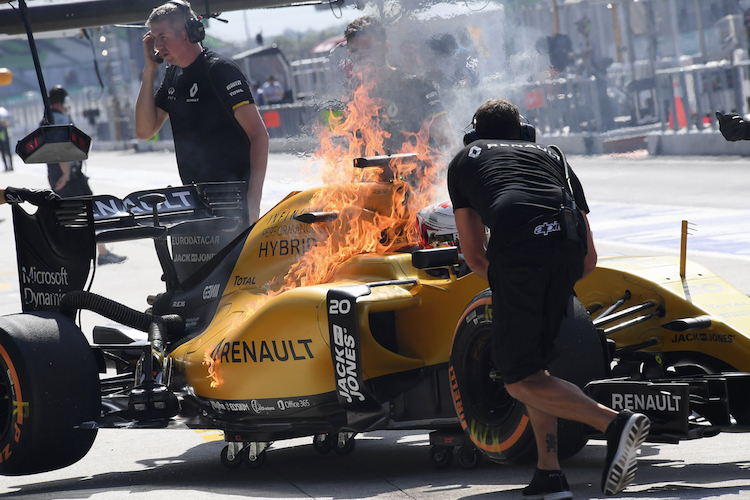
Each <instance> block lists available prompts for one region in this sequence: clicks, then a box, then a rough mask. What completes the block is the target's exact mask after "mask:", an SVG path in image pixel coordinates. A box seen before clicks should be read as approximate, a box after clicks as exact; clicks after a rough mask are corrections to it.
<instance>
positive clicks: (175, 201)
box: [92, 182, 248, 243]
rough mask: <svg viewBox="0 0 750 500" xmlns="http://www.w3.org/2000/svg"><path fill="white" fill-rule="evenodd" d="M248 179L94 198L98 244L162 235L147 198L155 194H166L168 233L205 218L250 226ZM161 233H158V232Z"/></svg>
mask: <svg viewBox="0 0 750 500" xmlns="http://www.w3.org/2000/svg"><path fill="white" fill-rule="evenodd" d="M246 192H247V191H246V184H245V182H209V183H203V184H192V185H189V186H178V187H167V188H162V189H150V190H147V191H136V192H135V193H131V194H129V195H128V196H126V197H125V198H123V199H119V198H116V197H114V196H110V195H97V196H93V197H92V210H93V218H94V228H95V232H96V241H97V243H108V242H113V241H126V240H135V239H142V238H155V237H158V236H160V235H161V234H162V231H161V230H158V229H157V228H155V227H154V206H153V204H152V203H149V200H148V199H147V198H148V197H149V196H151V195H154V194H157V195H158V194H160V195H163V196H164V201H163V202H161V203H158V204H157V205H156V214H157V216H158V223H159V225H162V226H166V227H167V228H168V232H169V233H170V234H172V233H173V232H175V231H174V230H173V228H176V227H178V226H181V225H185V224H187V225H196V224H200V223H201V222H203V221H209V220H210V221H211V224H212V225H214V224H217V219H221V220H222V221H224V222H223V224H222V223H220V225H222V226H231V225H236V224H239V225H241V226H243V229H244V227H245V226H246V225H247V220H248V215H247V197H246ZM157 233H158V234H157Z"/></svg>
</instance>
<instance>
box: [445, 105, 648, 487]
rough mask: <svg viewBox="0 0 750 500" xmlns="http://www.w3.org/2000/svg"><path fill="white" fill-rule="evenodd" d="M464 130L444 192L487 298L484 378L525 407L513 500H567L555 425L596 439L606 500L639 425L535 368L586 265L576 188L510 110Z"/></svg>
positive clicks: (550, 354) (582, 211) (625, 470)
mask: <svg viewBox="0 0 750 500" xmlns="http://www.w3.org/2000/svg"><path fill="white" fill-rule="evenodd" d="M473 125H474V131H473V132H471V133H469V134H467V136H468V137H466V138H465V139H464V143H465V144H467V146H466V147H465V148H464V149H463V150H461V151H460V152H459V153H458V155H456V157H455V158H454V159H453V161H452V162H451V163H450V165H449V167H448V191H449V193H450V197H451V200H452V202H453V209H454V213H455V217H456V226H457V227H458V233H459V237H460V241H461V249H462V251H463V254H464V258H465V259H466V261H467V263H468V264H469V267H471V269H472V270H473V271H474V272H475V273H476V274H478V275H479V276H481V277H482V278H484V279H486V280H488V281H489V284H490V288H491V289H492V307H493V309H494V310H493V318H495V319H494V320H493V323H492V358H493V362H494V364H495V368H496V370H497V371H498V372H499V373H500V375H501V376H502V381H503V382H504V383H505V387H506V389H507V390H508V393H509V394H510V395H511V396H512V397H514V398H515V399H517V400H519V401H521V402H523V403H524V404H525V405H526V408H527V412H528V415H529V419H530V420H531V425H532V428H533V430H534V436H535V439H536V446H537V451H538V457H539V458H538V461H537V469H536V471H535V473H534V477H533V479H532V481H531V484H530V485H529V486H528V487H526V488H525V489H524V490H523V498H524V499H545V500H552V499H555V500H559V499H565V498H572V497H573V495H572V494H571V492H570V488H569V487H568V483H567V480H566V479H565V475H564V474H563V473H562V472H561V470H560V464H559V462H558V458H557V418H563V419H568V420H574V421H578V422H583V423H585V424H588V425H590V426H592V427H594V428H596V429H598V430H600V431H602V432H604V433H605V435H606V437H607V458H606V463H605V468H604V473H603V475H602V491H603V492H604V493H605V494H606V495H614V494H616V493H618V492H620V491H621V490H622V489H624V488H625V487H626V486H627V485H628V484H629V483H630V482H631V481H632V480H633V478H634V476H635V469H636V453H637V451H638V447H639V446H640V444H641V443H642V442H643V441H644V440H645V438H646V436H647V435H648V431H649V426H650V423H649V420H648V418H647V417H646V416H645V415H642V414H639V413H632V412H630V411H628V410H625V411H622V412H620V413H619V414H618V413H617V412H615V411H614V410H612V409H610V408H607V407H606V406H604V405H602V404H599V403H597V402H596V401H594V400H593V399H591V398H589V397H588V396H586V395H585V394H584V393H583V391H581V389H579V388H578V386H576V385H574V384H572V383H570V382H567V381H564V380H562V379H559V378H556V377H553V376H551V375H550V374H549V372H547V370H546V368H547V366H548V365H549V363H550V362H551V361H552V360H553V359H554V358H555V357H556V356H557V354H558V353H557V352H556V350H555V347H554V344H553V342H554V340H555V336H556V335H557V331H558V330H559V328H560V325H561V323H562V319H563V317H564V315H565V313H566V310H567V305H568V302H569V300H570V296H571V294H572V293H573V285H574V284H575V282H576V281H577V280H578V279H580V278H581V277H583V276H585V275H587V274H588V273H590V272H591V271H593V269H594V268H595V266H596V251H595V249H594V244H593V240H592V237H591V232H590V230H589V227H588V220H587V218H586V212H588V206H587V205H586V199H585V197H584V194H583V189H582V187H581V184H580V182H579V181H578V179H577V178H576V177H575V174H573V172H572V171H570V170H569V168H566V165H567V164H566V163H565V160H564V157H563V156H562V152H559V154H558V152H556V151H555V150H554V149H552V148H547V147H543V146H539V145H536V144H532V142H533V141H534V139H535V137H534V132H533V127H531V126H530V125H528V124H522V123H521V118H520V115H519V113H518V109H517V108H516V106H514V105H513V104H512V103H510V102H508V101H504V100H491V101H488V102H486V103H485V104H483V105H482V106H480V107H479V109H478V110H477V112H476V114H475V115H474V123H473ZM474 139H478V140H474ZM470 141H473V142H470ZM568 173H569V174H568ZM566 177H568V178H569V179H566ZM571 195H572V196H571ZM563 207H565V209H566V210H563ZM564 212H567V215H568V217H567V220H568V221H570V222H571V223H570V224H567V227H568V229H569V230H568V231H566V230H565V229H566V224H565V217H564ZM576 224H577V225H576ZM485 226H487V227H489V229H490V233H491V236H490V241H489V244H488V248H485V243H484V242H485ZM497 318H502V319H503V321H498V320H497Z"/></svg>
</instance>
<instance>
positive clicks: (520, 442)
mask: <svg viewBox="0 0 750 500" xmlns="http://www.w3.org/2000/svg"><path fill="white" fill-rule="evenodd" d="M491 327H492V294H491V292H490V290H489V289H488V290H485V291H483V292H481V293H480V294H479V295H477V296H476V297H474V299H473V300H472V301H471V302H470V303H469V305H468V307H467V308H466V309H465V310H464V313H463V315H462V316H461V319H460V320H459V322H458V325H457V327H456V331H455V333H454V336H453V343H452V345H451V354H450V362H449V367H448V376H449V379H450V383H451V394H452V399H453V406H454V408H455V409H456V414H457V416H458V419H459V422H460V424H461V427H462V428H463V429H464V432H465V433H466V434H467V436H468V437H469V439H471V441H472V442H473V443H474V445H475V446H476V447H477V448H478V449H480V450H481V451H482V452H483V453H484V455H486V456H487V457H488V458H489V459H491V460H493V461H495V462H498V463H502V464H514V463H526V462H530V461H532V460H533V459H534V458H535V456H536V445H535V442H534V433H533V431H532V429H531V423H530V422H529V417H528V415H527V414H526V406H525V405H524V404H523V403H521V402H519V401H516V400H515V399H513V398H511V397H510V395H508V393H507V391H506V390H505V387H504V386H503V384H502V383H500V382H497V381H492V380H491V379H490V378H489V372H490V370H491V369H492V365H491V360H490V335H491V331H492V328H491Z"/></svg>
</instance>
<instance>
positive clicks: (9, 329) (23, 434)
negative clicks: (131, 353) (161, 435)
mask: <svg viewBox="0 0 750 500" xmlns="http://www.w3.org/2000/svg"><path fill="white" fill-rule="evenodd" d="M17 409H18V411H16V410H17ZM100 413H101V396H100V388H99V370H98V368H97V363H96V360H95V358H94V355H93V352H92V350H91V347H90V346H89V344H88V342H87V341H86V338H85V337H84V336H83V333H81V331H80V330H79V329H78V327H77V326H76V325H75V324H74V323H73V322H72V321H71V320H70V319H68V318H67V317H64V316H61V315H59V314H55V313H49V312H37V313H30V314H16V315H11V316H4V317H0V474H2V475H8V476H14V475H23V474H35V473H38V472H46V471H50V470H55V469H60V468H62V467H66V466H68V465H70V464H73V463H75V462H77V461H78V460H80V459H81V458H83V456H84V455H86V453H88V451H89V449H90V448H91V445H92V444H93V443H94V439H95V438H96V432H97V431H96V427H95V425H92V423H93V422H94V421H95V420H97V418H99V416H100Z"/></svg>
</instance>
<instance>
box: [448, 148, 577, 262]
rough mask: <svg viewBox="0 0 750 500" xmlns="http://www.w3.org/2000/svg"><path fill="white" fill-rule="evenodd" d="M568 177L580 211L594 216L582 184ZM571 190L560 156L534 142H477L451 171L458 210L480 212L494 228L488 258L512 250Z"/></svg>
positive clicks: (458, 157) (450, 188)
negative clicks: (524, 231)
mask: <svg viewBox="0 0 750 500" xmlns="http://www.w3.org/2000/svg"><path fill="white" fill-rule="evenodd" d="M568 171H569V174H570V183H571V185H572V187H573V195H574V197H575V200H576V205H577V206H578V208H579V209H581V210H583V211H584V212H585V213H588V212H589V207H588V204H587V203H586V197H585V195H584V193H583V188H582V186H581V183H580V181H579V180H578V177H577V176H576V175H575V173H574V172H573V171H572V169H570V168H568ZM566 185H567V184H566V181H565V171H564V166H563V163H562V160H561V158H560V156H559V155H558V154H557V153H556V152H555V151H553V150H552V149H550V148H547V147H545V146H543V145H541V144H536V143H533V142H525V141H506V140H484V139H483V140H479V141H474V142H472V143H471V144H469V145H468V146H467V147H465V148H464V149H462V150H461V151H460V152H459V153H458V154H457V155H456V156H455V158H453V161H451V163H450V165H449V166H448V192H449V194H450V198H451V201H452V202H453V209H454V210H456V209H460V208H472V209H474V210H475V211H476V212H477V213H478V214H479V215H480V216H481V218H482V222H484V225H485V226H487V227H489V228H490V231H491V233H492V238H491V239H490V248H489V249H488V252H487V254H488V256H491V255H492V254H493V253H494V252H496V251H497V250H498V249H499V248H502V246H504V245H507V244H508V242H509V241H511V240H512V239H513V238H514V237H515V236H516V235H517V234H518V232H519V231H520V230H521V229H522V228H523V227H524V226H526V225H527V224H528V223H530V222H531V221H532V220H533V219H535V218H537V217H540V216H548V215H549V216H552V215H554V214H555V213H556V212H557V211H558V210H559V209H560V206H561V204H562V201H563V200H562V188H563V186H566Z"/></svg>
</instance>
